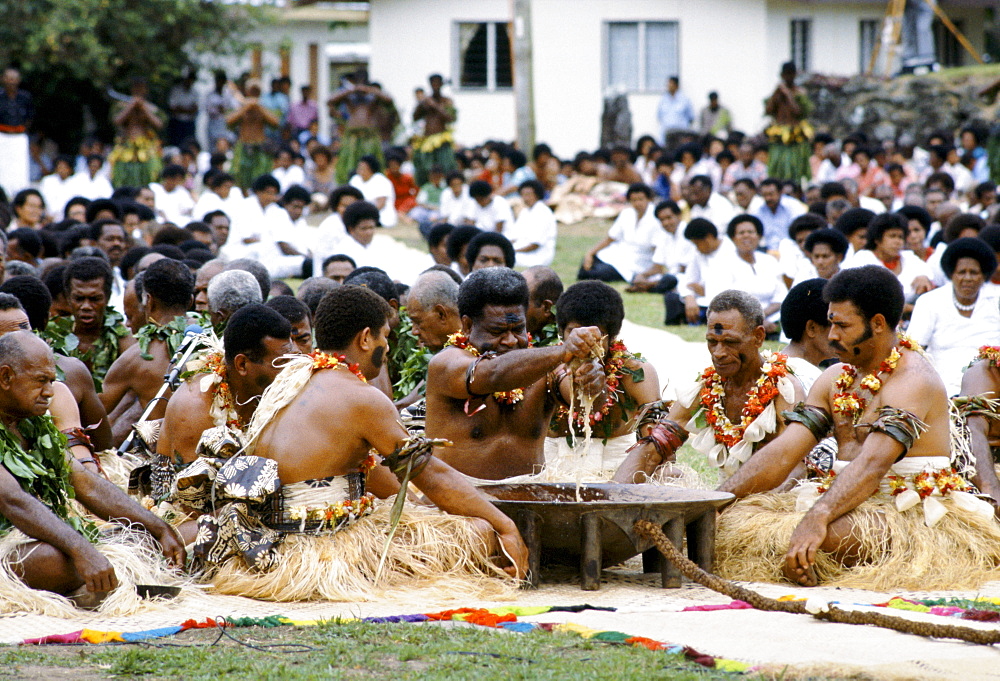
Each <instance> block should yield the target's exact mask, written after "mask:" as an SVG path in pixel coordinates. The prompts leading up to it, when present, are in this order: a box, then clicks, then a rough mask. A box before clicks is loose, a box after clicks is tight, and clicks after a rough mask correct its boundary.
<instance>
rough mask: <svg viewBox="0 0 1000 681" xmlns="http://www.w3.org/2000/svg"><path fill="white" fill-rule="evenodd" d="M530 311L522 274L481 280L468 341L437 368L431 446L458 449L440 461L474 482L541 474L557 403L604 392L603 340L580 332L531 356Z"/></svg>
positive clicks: (468, 308) (461, 303)
mask: <svg viewBox="0 0 1000 681" xmlns="http://www.w3.org/2000/svg"><path fill="white" fill-rule="evenodd" d="M527 307H528V285H527V283H526V282H525V280H524V277H523V276H521V275H520V274H518V273H517V272H515V271H513V270H511V269H508V268H506V267H490V268H487V269H483V270H477V271H476V272H473V273H472V274H470V275H469V278H468V279H466V280H465V281H464V282H463V283H462V286H461V287H460V288H459V292H458V310H459V314H460V315H461V318H462V333H461V334H460V335H458V336H455V337H453V338H452V339H451V340H450V341H449V344H448V346H446V347H445V349H444V350H442V351H441V352H439V353H438V354H437V355H435V356H434V358H433V359H432V360H431V363H430V366H429V368H428V372H427V429H426V432H427V436H428V437H435V438H438V437H440V438H447V439H448V440H451V441H452V442H453V443H454V447H449V448H448V449H446V450H444V451H443V452H442V453H441V454H440V456H441V458H442V459H443V460H444V461H446V462H448V463H449V464H451V465H452V466H454V467H455V468H456V469H458V470H459V471H461V472H462V473H465V474H466V475H470V476H472V477H476V478H482V479H489V480H498V479H501V478H507V477H511V476H515V475H524V474H530V473H533V472H535V469H536V467H539V466H541V465H542V464H543V463H544V455H543V445H544V439H545V433H546V432H547V430H548V423H549V419H550V418H551V416H552V413H553V411H554V409H555V407H556V401H557V400H559V401H560V403H563V404H569V402H570V390H571V384H573V383H575V384H576V386H577V390H579V391H580V392H582V393H583V394H586V395H598V394H600V392H601V391H602V390H603V389H604V372H603V370H602V369H601V367H600V366H599V365H598V364H597V363H596V362H594V361H592V358H593V356H594V354H595V353H603V348H602V347H601V332H600V331H599V330H598V329H597V328H595V327H592V326H588V327H580V328H578V329H574V330H572V331H570V332H569V333H567V334H566V337H565V338H564V342H563V345H560V346H552V347H547V348H528V334H527V330H526V328H525V310H526V309H527ZM574 359H576V360H582V362H581V363H580V364H579V366H578V367H576V368H575V370H574V371H573V372H571V371H570V370H569V369H567V370H566V371H564V372H562V371H561V372H558V373H553V372H555V370H556V369H557V368H559V367H560V366H561V365H563V364H565V363H568V362H571V360H574ZM571 373H572V374H573V380H572V381H571V380H568V379H569V378H570V375H571ZM550 374H552V375H551V376H550Z"/></svg>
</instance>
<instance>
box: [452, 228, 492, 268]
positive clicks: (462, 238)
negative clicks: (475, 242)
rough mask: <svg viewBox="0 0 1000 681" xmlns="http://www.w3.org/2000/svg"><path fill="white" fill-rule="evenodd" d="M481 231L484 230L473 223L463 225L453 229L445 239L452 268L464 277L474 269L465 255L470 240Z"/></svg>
mask: <svg viewBox="0 0 1000 681" xmlns="http://www.w3.org/2000/svg"><path fill="white" fill-rule="evenodd" d="M481 231H483V230H481V229H479V228H478V227H474V226H472V225H462V226H460V227H456V228H455V229H453V230H452V232H451V234H449V235H448V238H447V239H446V241H445V249H446V250H447V251H448V258H449V259H450V260H451V262H452V269H454V270H455V271H456V272H458V273H459V274H460V275H461V276H462V278H463V279H464V278H465V277H467V276H469V272H471V271H472V265H471V263H469V261H468V259H467V258H466V257H465V256H466V251H467V249H468V246H469V242H470V241H472V239H473V237H475V236H476V235H477V234H479V233H480V232H481Z"/></svg>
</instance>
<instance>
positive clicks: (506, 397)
mask: <svg viewBox="0 0 1000 681" xmlns="http://www.w3.org/2000/svg"><path fill="white" fill-rule="evenodd" d="M448 346H454V347H456V348H458V349H459V350H465V351H466V352H468V353H470V354H471V355H472V356H474V357H479V350H477V349H476V348H475V346H473V345H472V343H470V342H469V337H468V336H466V335H465V334H464V333H461V332H459V333H453V334H451V335H450V336H448V342H446V343H445V344H444V347H446V348H447V347H448ZM493 399H494V400H496V401H497V402H499V403H500V404H505V405H510V406H513V405H515V404H517V403H518V402H520V401H521V400H523V399H524V389H523V388H514V389H513V390H501V391H497V392H495V393H493Z"/></svg>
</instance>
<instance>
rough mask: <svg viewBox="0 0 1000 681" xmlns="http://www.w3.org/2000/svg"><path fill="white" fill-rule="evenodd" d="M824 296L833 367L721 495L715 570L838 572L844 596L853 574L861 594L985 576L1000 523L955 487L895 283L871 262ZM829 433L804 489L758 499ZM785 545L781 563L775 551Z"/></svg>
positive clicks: (934, 403)
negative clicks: (833, 443) (821, 467)
mask: <svg viewBox="0 0 1000 681" xmlns="http://www.w3.org/2000/svg"><path fill="white" fill-rule="evenodd" d="M823 295H824V298H825V300H826V301H827V302H828V303H829V306H830V307H829V318H830V322H831V328H830V332H829V333H830V342H831V345H832V346H833V348H834V349H835V350H836V351H837V353H838V356H839V358H840V359H841V360H842V362H843V363H841V364H836V365H834V366H832V367H830V368H829V369H827V370H826V371H825V372H824V373H823V374H822V375H821V376H820V377H819V378H818V379H817V380H816V382H815V383H814V384H813V387H812V390H810V392H809V397H808V398H807V400H806V402H805V403H804V404H799V405H797V406H796V408H795V410H794V411H793V412H790V413H788V414H786V417H787V418H788V420H790V421H793V423H790V424H789V425H788V427H787V428H786V429H785V431H784V432H783V433H782V434H781V435H780V436H779V437H778V438H776V439H775V440H774V441H773V442H772V443H771V444H769V445H768V446H766V447H764V448H763V449H761V451H759V452H758V453H757V454H755V455H754V456H753V457H752V458H751V459H750V460H749V461H748V462H747V463H746V465H744V466H743V467H742V468H741V469H740V470H739V472H737V473H736V475H734V476H733V477H732V478H730V479H729V480H727V481H726V482H725V483H724V484H723V485H722V487H721V488H720V489H721V490H724V491H727V492H732V493H733V494H735V495H736V496H737V497H748V498H747V499H746V500H745V501H743V502H740V503H737V504H736V505H734V506H733V507H731V508H730V509H728V510H727V511H726V512H724V513H723V515H722V517H721V519H720V526H719V537H718V541H719V544H718V546H719V547H720V552H721V554H722V555H721V556H719V557H718V558H717V563H716V565H717V569H718V571H719V573H720V574H722V575H724V576H727V577H730V578H735V579H747V580H753V579H771V580H773V579H777V578H778V577H779V576H780V575H782V574H783V576H784V577H785V578H786V579H788V580H790V581H793V582H797V583H799V584H802V585H804V586H812V585H815V584H817V583H818V582H820V581H824V580H830V579H837V578H840V577H843V576H844V574H843V573H844V572H845V570H844V568H845V567H846V568H848V570H847V572H851V573H853V574H854V580H855V581H854V582H853V583H854V584H855V585H860V584H859V582H858V580H859V579H862V577H861V576H860V575H864V576H865V577H866V578H867V579H869V580H872V581H870V582H869V581H865V582H864V584H866V585H867V584H873V585H881V588H889V589H892V588H899V587H901V586H902V585H904V584H906V585H908V586H909V587H910V588H917V586H918V585H923V586H924V587H925V588H928V589H933V588H942V586H943V584H942V583H941V582H942V578H941V575H945V577H944V580H945V581H949V582H950V583H952V585H953V586H952V587H951V588H959V587H958V586H957V584H958V583H959V582H961V583H963V584H975V583H977V582H978V581H981V580H982V579H984V576H985V575H992V578H994V579H995V578H996V577H995V573H994V572H992V571H993V570H995V567H996V565H997V561H998V560H1000V543H998V539H1000V525H998V524H997V523H996V521H995V520H994V518H993V509H992V507H991V506H990V505H989V504H988V503H986V502H984V501H982V500H979V499H976V498H975V497H973V496H972V495H971V494H968V493H967V492H965V491H962V490H966V489H968V488H967V486H966V482H965V480H964V479H963V478H962V477H961V476H959V475H958V473H956V471H955V470H954V468H953V467H952V466H953V463H952V461H951V460H950V456H949V451H950V447H949V440H950V432H949V416H948V399H947V393H946V391H945V388H944V384H943V383H942V381H941V378H940V377H939V376H938V374H937V373H936V372H935V370H934V368H933V366H932V365H931V364H930V363H929V362H928V361H927V360H926V359H925V358H924V357H923V356H921V355H920V354H919V353H918V352H917V351H916V350H918V347H917V346H915V344H913V342H912V341H910V340H908V339H906V338H904V337H901V336H898V335H897V334H896V330H895V329H896V324H897V323H898V322H899V319H900V316H901V314H902V311H903V303H904V298H903V290H902V287H901V286H900V284H899V281H898V279H896V277H895V276H894V275H893V274H892V273H891V272H890V271H888V270H887V269H886V268H884V267H881V266H879V265H869V266H865V267H860V268H853V269H848V270H843V271H841V272H840V273H838V274H837V275H836V276H834V277H833V279H831V280H830V281H829V283H828V284H827V285H826V287H825V288H824V291H823ZM848 362H849V363H848ZM831 431H832V432H833V434H834V435H835V437H836V438H837V444H838V449H839V454H838V459H839V460H838V461H837V462H836V463H835V464H834V467H833V470H832V471H831V472H829V473H827V474H826V475H825V476H823V477H821V478H820V479H819V480H818V481H817V482H814V483H810V484H811V485H812V487H811V489H803V488H802V487H800V488H798V489H797V490H795V491H793V492H789V493H785V494H768V495H764V496H761V497H758V496H756V494H755V493H761V492H767V491H768V490H772V489H774V488H775V487H777V486H778V485H780V484H781V483H782V482H783V481H784V480H785V479H786V477H787V475H788V473H789V471H791V470H792V469H793V468H794V467H795V466H796V465H797V464H798V463H799V461H801V460H802V458H803V457H804V456H805V455H806V453H807V452H808V451H809V450H810V449H811V448H812V447H813V446H814V445H815V444H816V443H817V441H818V440H819V439H820V438H822V437H824V436H825V435H826V434H827V433H828V432H831ZM810 491H811V494H806V492H810ZM921 501H922V502H923V503H922V508H921ZM810 506H811V507H810ZM801 508H808V509H809V510H808V511H807V512H805V514H804V515H802V513H801V512H796V511H797V510H798V509H801ZM984 511H985V512H984ZM893 514H897V515H893ZM793 527H794V530H792V528H793ZM789 531H790V536H789V535H788V533H789ZM956 531H957V534H953V533H954V532H956ZM779 535H780V537H779ZM776 542H777V543H778V546H775V543H776ZM786 542H787V543H786ZM783 543H784V545H785V546H787V552H786V553H785V555H784V557H783V560H782V559H781V558H780V555H781V554H780V553H777V554H775V549H776V548H777V549H778V551H780V550H781V549H782V548H784V547H783V546H781V544H783ZM779 562H780V563H781V564H780V565H778V564H776V563H779ZM935 580H937V581H935ZM862 588H864V587H862ZM872 588H874V586H873V587H872Z"/></svg>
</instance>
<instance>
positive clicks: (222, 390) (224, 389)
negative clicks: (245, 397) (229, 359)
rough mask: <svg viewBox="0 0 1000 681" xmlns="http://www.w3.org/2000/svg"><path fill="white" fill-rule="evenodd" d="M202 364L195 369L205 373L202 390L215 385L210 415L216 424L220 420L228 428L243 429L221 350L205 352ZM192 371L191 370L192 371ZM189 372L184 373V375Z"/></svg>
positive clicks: (218, 423)
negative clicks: (227, 379) (227, 378)
mask: <svg viewBox="0 0 1000 681" xmlns="http://www.w3.org/2000/svg"><path fill="white" fill-rule="evenodd" d="M197 361H200V362H201V363H202V366H201V367H200V368H198V369H197V370H196V371H197V372H198V373H205V374H207V375H206V376H205V377H204V378H203V379H202V382H201V390H202V392H205V391H207V390H208V389H209V388H210V387H212V386H213V385H214V386H215V397H213V398H212V410H211V414H212V417H213V418H214V419H215V422H216V424H217V425H222V423H220V421H221V422H223V423H225V425H226V426H227V427H229V428H233V429H236V430H239V431H242V430H243V424H242V423H241V422H240V416H239V413H238V412H237V411H236V398H235V397H233V391H232V389H231V388H230V387H229V382H228V381H226V362H225V358H224V356H223V354H222V353H221V352H207V353H205V354H204V355H203V356H202V357H201V358H200V359H199V360H197ZM192 373H193V372H192ZM187 375H190V373H189V374H186V375H185V377H186V376H187Z"/></svg>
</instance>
